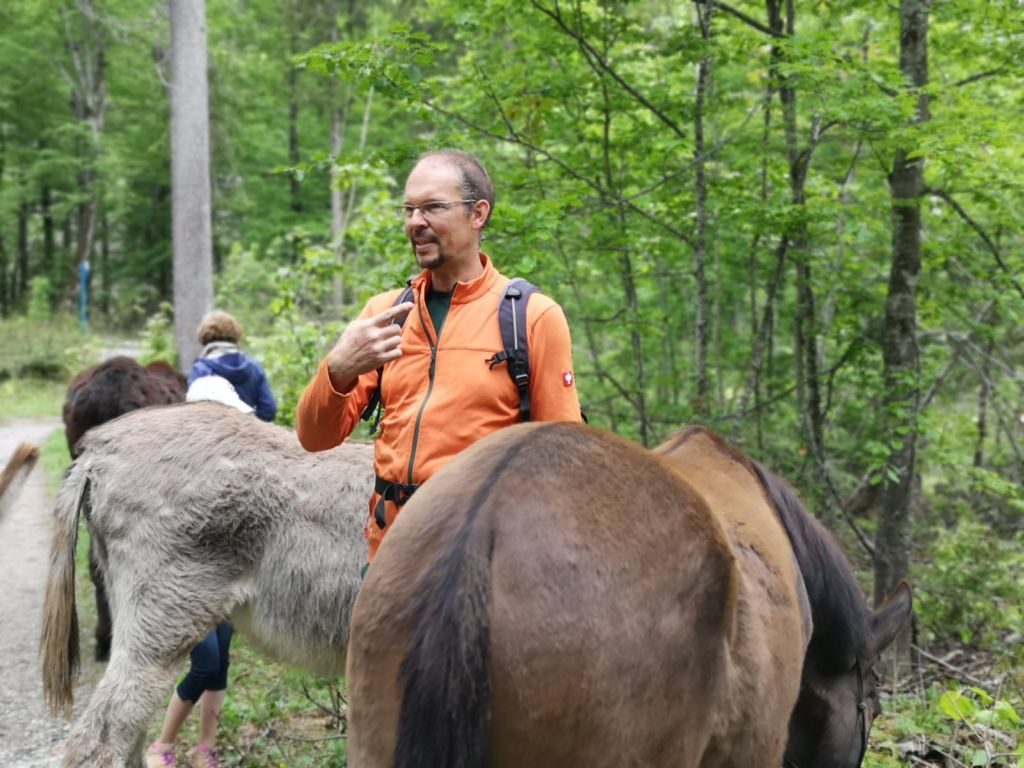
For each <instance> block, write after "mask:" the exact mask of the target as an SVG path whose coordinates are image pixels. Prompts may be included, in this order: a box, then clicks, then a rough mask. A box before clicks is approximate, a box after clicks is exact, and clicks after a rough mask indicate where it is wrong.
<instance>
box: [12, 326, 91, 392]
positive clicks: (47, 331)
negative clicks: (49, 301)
mask: <svg viewBox="0 0 1024 768" xmlns="http://www.w3.org/2000/svg"><path fill="white" fill-rule="evenodd" d="M98 344H99V340H98V339H96V338H95V337H92V336H83V335H82V333H81V330H80V328H79V326H78V321H77V320H76V319H75V318H73V317H71V316H70V315H56V316H53V317H50V316H49V311H47V319H46V320H44V321H33V320H32V319H30V318H28V317H14V318H10V319H7V320H0V381H3V380H6V379H9V378H12V377H13V378H17V377H26V378H36V379H39V378H44V379H48V380H52V381H55V382H58V383H60V384H61V385H66V383H67V381H68V380H70V378H71V375H72V374H73V373H76V372H77V371H79V370H81V369H82V368H85V367H88V366H89V365H92V364H93V363H95V362H96V359H97V357H98Z"/></svg>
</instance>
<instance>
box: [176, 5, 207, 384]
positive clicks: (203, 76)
mask: <svg viewBox="0 0 1024 768" xmlns="http://www.w3.org/2000/svg"><path fill="white" fill-rule="evenodd" d="M168 2H169V5H170V14H171V81H170V92H171V238H172V245H173V249H174V258H173V264H174V340H175V345H176V347H177V350H178V365H179V367H181V368H182V370H186V369H187V368H188V367H189V366H190V365H191V364H192V361H193V360H194V359H195V358H196V356H197V355H198V353H199V343H198V341H197V340H196V337H195V334H196V328H198V327H199V322H200V320H202V317H203V314H204V313H206V312H207V311H209V310H210V308H211V307H212V306H213V235H212V220H211V201H210V196H211V190H210V120H209V103H208V99H207V73H206V3H205V0H168Z"/></svg>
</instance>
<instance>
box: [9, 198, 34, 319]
mask: <svg viewBox="0 0 1024 768" xmlns="http://www.w3.org/2000/svg"><path fill="white" fill-rule="evenodd" d="M31 213H32V211H31V209H30V208H29V204H28V203H27V202H22V204H21V206H20V207H19V208H18V253H17V255H16V261H15V264H14V284H13V286H12V287H13V288H14V296H13V297H12V298H13V301H12V303H13V304H14V305H15V306H17V307H24V306H25V302H26V301H27V300H28V219H29V216H30V215H31Z"/></svg>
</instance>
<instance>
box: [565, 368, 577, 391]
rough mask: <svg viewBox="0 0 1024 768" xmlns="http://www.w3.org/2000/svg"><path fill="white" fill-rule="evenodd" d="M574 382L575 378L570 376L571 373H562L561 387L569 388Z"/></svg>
mask: <svg viewBox="0 0 1024 768" xmlns="http://www.w3.org/2000/svg"><path fill="white" fill-rule="evenodd" d="M574 381H576V377H575V376H573V375H572V371H563V372H562V386H563V387H571V386H572V383H573V382H574Z"/></svg>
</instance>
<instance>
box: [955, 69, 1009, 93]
mask: <svg viewBox="0 0 1024 768" xmlns="http://www.w3.org/2000/svg"><path fill="white" fill-rule="evenodd" d="M1002 73H1003V68H1002V67H999V68H998V69H990V70H988V71H987V72H979V73H978V74H976V75H971V76H970V77H965V78H964V79H963V80H957V81H956V82H955V83H953V87H954V88H962V87H963V86H965V85H970V84H971V83H976V82H978V81H979V80H984V79H986V78H989V77H995V76H996V75H1000V74H1002Z"/></svg>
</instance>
